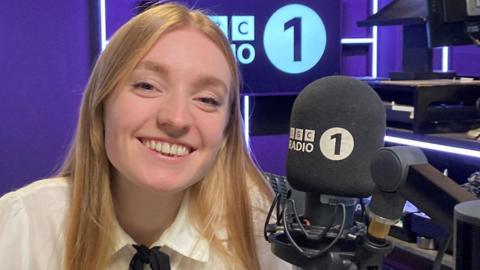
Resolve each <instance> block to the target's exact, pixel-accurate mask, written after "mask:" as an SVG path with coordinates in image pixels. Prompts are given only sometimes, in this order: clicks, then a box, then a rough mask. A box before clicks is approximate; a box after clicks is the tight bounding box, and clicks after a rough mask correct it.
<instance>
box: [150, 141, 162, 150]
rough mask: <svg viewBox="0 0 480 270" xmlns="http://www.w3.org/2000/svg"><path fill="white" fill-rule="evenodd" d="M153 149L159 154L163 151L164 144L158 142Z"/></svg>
mask: <svg viewBox="0 0 480 270" xmlns="http://www.w3.org/2000/svg"><path fill="white" fill-rule="evenodd" d="M152 149H155V150H156V151H157V152H161V151H162V143H161V142H157V145H156V146H155V147H153V148H152Z"/></svg>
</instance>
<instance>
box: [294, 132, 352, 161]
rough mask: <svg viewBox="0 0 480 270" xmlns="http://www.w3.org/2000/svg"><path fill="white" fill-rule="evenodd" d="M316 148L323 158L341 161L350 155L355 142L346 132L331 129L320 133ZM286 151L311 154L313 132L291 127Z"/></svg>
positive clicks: (313, 146)
mask: <svg viewBox="0 0 480 270" xmlns="http://www.w3.org/2000/svg"><path fill="white" fill-rule="evenodd" d="M318 146H319V149H320V152H321V153H322V154H323V156H324V157H326V158H328V159H330V160H343V159H346V158H347V157H349V156H350V155H351V154H352V152H353V149H354V147H355V140H354V139H353V136H352V134H351V133H350V132H349V131H348V130H346V129H344V128H341V127H333V128H329V129H327V130H326V131H325V132H323V133H322V136H320V141H319V142H318ZM288 149H289V150H293V151H296V152H306V153H311V152H313V150H314V149H315V130H313V129H302V128H294V127H291V128H290V139H289V140H288Z"/></svg>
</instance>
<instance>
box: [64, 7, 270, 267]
mask: <svg viewBox="0 0 480 270" xmlns="http://www.w3.org/2000/svg"><path fill="white" fill-rule="evenodd" d="M181 27H193V28H194V29H197V30H198V31H200V32H202V33H203V34H205V35H206V36H207V37H209V38H210V39H211V40H212V41H213V42H214V43H215V44H216V45H217V46H218V47H219V48H220V49H221V50H222V52H223V54H224V56H225V58H226V60H227V61H228V64H229V66H230V69H231V74H232V85H231V86H230V90H231V92H232V94H231V95H230V96H231V100H230V102H231V107H230V116H229V123H228V125H227V127H226V129H225V131H224V134H225V135H224V136H225V137H224V144H223V146H222V148H221V150H220V152H219V154H218V158H217V160H216V162H215V164H214V165H213V168H212V170H211V171H210V173H209V174H208V175H207V176H205V177H204V179H203V180H202V181H199V182H198V183H197V184H195V185H194V186H192V187H191V188H190V192H189V194H190V196H191V197H190V200H189V201H190V207H189V209H190V210H191V211H192V213H191V214H192V216H193V217H194V221H195V226H197V227H198V229H199V231H200V232H201V233H202V234H203V236H204V237H206V238H207V239H209V240H210V243H211V246H212V247H213V248H214V249H215V250H216V251H217V252H219V254H221V255H223V257H224V258H225V261H226V262H229V264H230V265H232V268H235V269H249V270H250V269H260V266H259V261H258V257H257V254H256V248H255V241H254V232H253V231H254V229H253V222H252V206H251V200H250V197H249V189H250V188H251V186H253V187H256V188H258V190H259V191H260V194H262V195H263V196H265V198H271V196H272V192H271V190H270V188H269V186H268V185H267V184H266V182H265V181H264V179H263V177H262V176H261V174H260V172H259V170H258V169H257V167H256V166H255V164H254V162H253V161H252V159H251V157H250V155H249V152H248V150H247V148H246V146H245V142H244V138H243V136H242V134H243V133H242V121H241V115H240V105H239V103H240V102H239V100H240V96H239V75H238V70H237V66H236V63H235V58H234V56H233V54H232V52H231V49H230V45H229V42H228V40H227V39H226V38H225V36H224V35H223V33H222V31H221V30H220V29H219V28H218V27H217V26H216V25H215V24H214V23H213V22H212V21H210V20H209V19H208V17H207V16H205V15H204V14H203V13H202V12H201V11H198V10H189V9H188V8H186V7H184V6H182V5H179V4H172V3H170V4H162V5H158V6H155V7H152V8H150V9H148V10H147V11H145V12H143V13H142V14H140V15H138V16H136V17H134V18H133V19H131V20H130V21H129V22H128V23H126V24H125V25H124V26H122V27H121V28H120V29H119V30H118V31H117V32H116V33H115V35H114V36H113V38H112V39H111V40H110V42H109V45H108V46H107V48H106V49H105V51H104V52H103V53H102V54H101V55H100V57H99V59H98V61H97V63H96V65H95V67H94V69H93V71H92V74H91V76H90V79H89V82H88V84H87V87H86V91H85V94H84V97H83V100H82V105H81V108H80V116H79V122H78V126H77V131H76V134H75V138H74V142H73V145H72V147H71V149H70V152H69V155H68V157H67V159H66V160H65V162H64V164H63V168H62V170H61V173H60V175H62V176H67V177H69V179H70V180H71V183H72V190H71V203H70V209H69V214H68V217H67V226H68V227H67V231H66V239H65V241H66V251H65V258H64V269H68V270H80V269H105V268H106V267H107V265H108V263H109V259H110V258H109V257H110V255H111V254H112V253H111V252H112V248H113V240H114V239H113V236H112V234H111V231H112V230H111V228H112V224H113V222H114V220H115V212H114V205H113V200H112V195H111V191H110V175H111V164H110V162H109V161H108V158H107V156H106V152H105V144H104V123H103V104H104V101H105V98H106V97H107V96H108V95H109V94H110V93H111V92H112V91H114V89H115V88H116V86H117V85H119V84H121V83H122V80H123V79H124V78H127V76H128V75H129V74H130V73H131V72H132V71H133V69H134V68H135V66H136V65H137V64H138V63H139V61H140V60H141V59H142V58H143V56H144V55H145V54H146V53H147V52H148V51H149V50H150V49H151V48H152V46H153V45H154V44H155V42H156V41H157V40H158V38H159V37H160V36H161V35H162V34H163V33H165V32H167V31H172V30H174V29H178V28H181ZM222 226H223V228H225V229H226V232H227V235H228V240H227V243H226V245H225V244H224V243H222V240H221V239H218V237H217V236H216V234H215V232H216V231H218V229H219V228H220V227H222Z"/></svg>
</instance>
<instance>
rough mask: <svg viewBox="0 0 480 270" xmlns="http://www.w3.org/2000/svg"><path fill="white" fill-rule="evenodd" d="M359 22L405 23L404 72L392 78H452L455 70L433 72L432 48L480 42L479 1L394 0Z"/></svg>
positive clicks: (393, 75)
mask: <svg viewBox="0 0 480 270" xmlns="http://www.w3.org/2000/svg"><path fill="white" fill-rule="evenodd" d="M358 24H359V25H360V26H373V25H378V26H383V25H403V64H402V71H400V72H392V73H390V77H391V78H392V79H399V80H402V79H409V80H413V79H439V78H452V77H454V76H455V75H456V74H455V72H433V65H432V59H433V50H432V48H435V47H441V46H454V45H467V44H478V45H480V41H479V40H480V0H393V1H392V2H390V3H389V4H388V5H386V6H385V7H384V8H382V9H381V10H380V11H378V12H377V13H376V14H373V15H372V16H370V17H368V18H367V19H366V20H364V21H361V22H359V23H358Z"/></svg>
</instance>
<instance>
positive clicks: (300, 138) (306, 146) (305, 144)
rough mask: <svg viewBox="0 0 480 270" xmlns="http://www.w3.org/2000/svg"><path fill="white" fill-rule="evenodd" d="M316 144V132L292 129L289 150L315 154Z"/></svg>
mask: <svg viewBox="0 0 480 270" xmlns="http://www.w3.org/2000/svg"><path fill="white" fill-rule="evenodd" d="M314 142H315V130H313V129H302V128H294V127H291V128H290V140H288V149H290V150H293V151H297V152H307V153H311V152H313V149H314V145H313V143H314Z"/></svg>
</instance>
